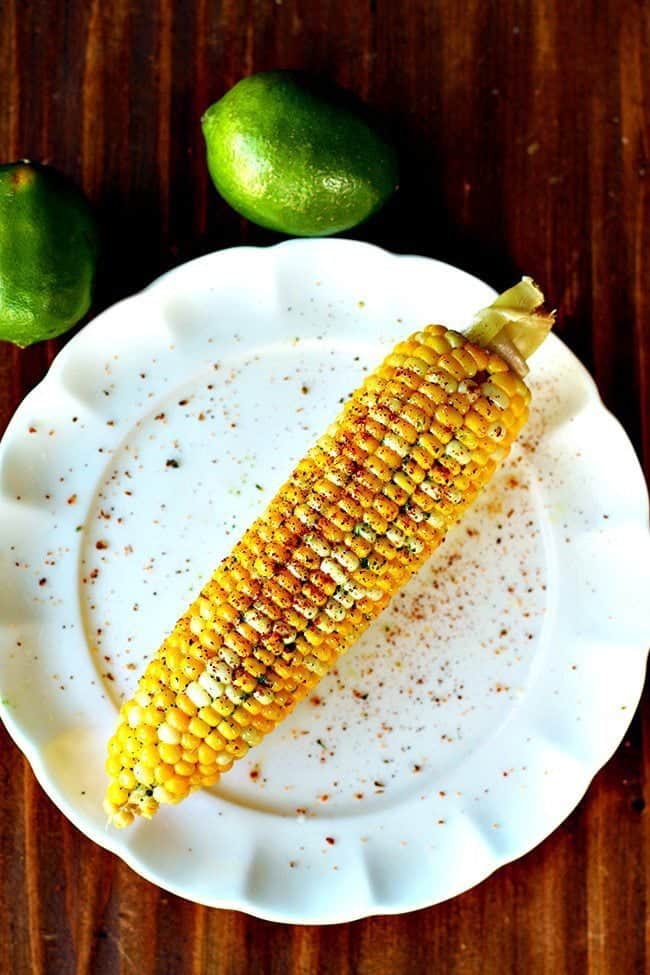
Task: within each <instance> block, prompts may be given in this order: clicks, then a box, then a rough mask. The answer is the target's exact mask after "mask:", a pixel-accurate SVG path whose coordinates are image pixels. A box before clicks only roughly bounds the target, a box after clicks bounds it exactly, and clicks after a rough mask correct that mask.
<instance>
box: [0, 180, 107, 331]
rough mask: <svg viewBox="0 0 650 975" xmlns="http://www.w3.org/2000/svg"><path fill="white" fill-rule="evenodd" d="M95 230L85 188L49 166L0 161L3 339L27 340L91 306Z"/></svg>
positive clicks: (64, 325)
mask: <svg viewBox="0 0 650 975" xmlns="http://www.w3.org/2000/svg"><path fill="white" fill-rule="evenodd" d="M96 258H97V231H96V227H95V221H94V218H93V214H92V212H91V209H90V206H89V204H88V202H87V201H86V198H85V197H84V196H83V194H82V193H81V192H80V191H79V190H78V189H77V188H76V187H75V186H74V185H73V184H72V183H70V182H69V181H68V180H67V179H65V178H64V177H63V176H61V175H60V174H59V173H57V172H56V171H55V170H54V169H50V168H49V167H46V166H38V165H34V164H33V163H29V162H16V163H8V164H7V165H4V166H0V340H4V341H7V342H14V343H15V344H16V345H19V346H21V348H24V347H25V346H26V345H32V344H33V343H34V342H40V341H42V340H43V339H51V338H54V336H56V335H61V333H62V332H66V331H67V330H68V329H69V328H72V326H73V325H75V324H76V323H77V322H78V321H79V319H80V318H83V316H84V315H85V314H86V312H87V311H88V308H89V307H90V301H91V291H92V285H93V279H94V276H95V263H96Z"/></svg>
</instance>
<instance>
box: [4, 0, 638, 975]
mask: <svg viewBox="0 0 650 975" xmlns="http://www.w3.org/2000/svg"><path fill="white" fill-rule="evenodd" d="M0 27H1V29H0V159H1V160H2V161H8V160H11V159H15V158H19V157H29V158H32V159H36V160H41V161H45V162H50V163H53V164H54V165H56V166H58V167H59V168H60V169H62V170H63V171H64V172H66V173H68V174H69V175H70V176H71V177H73V178H75V179H76V180H77V181H78V182H79V183H81V184H82V185H83V187H84V188H85V190H86V191H87V193H88V194H89V196H90V198H91V200H92V201H93V203H94V205H95V207H96V209H97V212H98V214H99V218H100V221H101V224H102V232H103V241H104V254H103V263H102V272H101V277H100V281H99V284H98V289H97V298H96V303H95V311H97V310H100V309H101V308H103V307H105V306H106V305H107V304H110V303H111V302H112V301H114V300H115V299H117V298H121V297H123V296H125V295H127V294H129V293H130V292H132V291H134V290H135V289H137V288H140V287H141V286H142V285H144V284H146V283H147V282H148V281H149V280H150V279H151V278H153V277H154V276H156V275H157V274H158V273H159V272H161V271H163V270H165V269H167V268H169V267H171V266H173V265H175V264H177V263H179V262H181V261H184V260H187V259H188V258H191V257H193V256H196V255H198V254H201V253H205V252H207V251H210V250H213V249H215V248H219V247H223V246H228V245H233V244H237V243H240V242H244V241H249V242H254V243H269V242H272V241H273V240H275V239H276V238H275V237H274V236H273V235H272V234H269V233H267V232H265V231H262V230H260V229H258V228H255V227H252V226H250V225H248V224H247V223H246V222H245V221H243V220H241V219H240V218H239V217H238V216H237V215H236V214H235V213H234V212H233V211H232V210H230V209H229V208H228V207H227V206H226V205H225V204H224V203H223V202H222V201H221V200H220V199H219V198H218V197H217V195H216V193H215V192H214V191H213V189H212V188H211V186H210V185H209V182H208V177H207V172H206V167H205V163H204V153H203V146H202V140H201V135H200V128H199V118H200V115H201V113H202V111H203V110H204V109H205V108H206V106H207V105H208V104H209V103H210V102H211V101H213V100H214V99H216V98H217V97H219V96H220V95H221V94H222V93H223V92H224V91H225V89H226V88H227V87H229V86H230V85H232V84H233V83H234V82H235V81H237V80H238V79H239V78H240V77H241V76H242V75H245V74H248V73H250V72H253V71H258V70H264V69H269V68H272V67H307V68H310V69H312V70H315V71H318V72H321V73H322V74H324V75H325V76H327V77H329V78H331V79H333V80H335V81H338V82H339V83H341V84H343V85H345V86H347V87H348V88H350V89H351V90H352V91H354V92H355V93H357V94H358V95H359V96H361V97H362V98H363V99H365V100H366V101H367V102H368V103H369V104H370V105H371V106H372V107H373V108H374V109H375V110H376V111H377V112H378V113H379V114H380V116H382V118H383V120H384V122H385V124H386V125H387V126H388V128H389V129H390V130H392V132H393V135H394V138H395V140H396V142H397V144H398V146H399V148H400V152H401V156H402V161H403V167H402V169H403V172H402V189H401V191H400V193H399V194H398V196H397V197H396V199H395V200H394V201H393V203H391V205H390V206H389V207H388V208H387V209H386V210H385V211H384V212H383V213H382V214H381V215H379V216H378V217H377V218H375V219H374V220H373V221H372V222H371V223H369V224H367V225H366V226H364V227H362V228H360V230H359V231H358V232H357V233H356V234H353V235H352V236H355V235H356V236H359V237H361V238H363V239H368V240H372V241H374V242H376V243H378V244H381V245H383V246H386V247H388V248H391V249H394V250H402V251H412V252H419V253H422V254H427V255H431V256H435V257H440V258H442V259H444V260H448V261H452V262H454V263H456V264H458V265H460V266H461V267H464V268H467V269H468V270H470V271H473V272H475V273H478V274H479V275H481V276H483V277H485V278H486V279H487V280H489V281H490V282H491V283H492V284H494V285H495V286H497V287H498V286H500V285H505V284H506V283H509V282H510V281H511V279H512V278H513V275H515V274H516V273H521V272H522V271H526V272H527V273H531V274H533V275H534V276H535V277H536V278H537V279H538V280H539V281H540V283H541V284H542V285H543V287H544V289H545V291H546V292H547V294H548V297H549V299H550V301H551V302H552V304H553V305H555V306H557V307H558V308H559V309H560V316H559V323H558V332H559V334H560V335H561V336H562V338H563V339H564V340H565V341H566V342H567V343H568V344H569V345H570V346H571V348H573V349H574V350H575V352H576V353H577V354H578V355H579V357H580V358H581V359H582V361H583V362H584V363H585V365H586V366H587V367H588V369H589V370H590V371H591V372H592V374H593V376H594V377H595V379H596V382H597V383H598V386H599V388H600V391H601V393H602V395H603V398H604V399H605V402H606V403H607V405H608V406H609V408H610V409H611V410H612V411H613V412H614V413H615V414H616V415H617V416H618V417H619V418H620V420H621V421H622V422H623V424H624V426H625V428H626V429H627V431H628V433H629V435H630V436H631V438H632V440H633V442H634V444H635V446H636V447H637V449H638V451H639V453H640V455H642V457H643V458H644V460H645V465H646V472H647V471H648V465H650V396H649V392H648V388H649V384H650V297H649V296H650V168H649V167H650V163H649V160H648V153H649V147H648V140H649V133H650V127H649V126H650V7H649V5H648V4H647V3H645V2H643V0H567V2H564V3H558V2H556V0H539V2H536V0H499V2H496V0H495V2H490V0H465V2H462V3H461V2H455V0H402V2H398V0H365V2H362V0H222V2H218V0H194V2H191V0H151V2H149V3H140V2H138V0H111V2H110V3H106V2H101V0H31V2H29V3H26V2H24V0H0ZM61 345H62V341H60V342H51V343H47V344H45V345H40V346H36V347H34V348H32V349H30V350H28V351H24V352H19V351H18V350H14V349H13V348H11V347H9V346H7V345H0V429H1V428H2V427H3V426H4V424H5V423H6V421H8V419H9V417H10V416H11V414H12V412H13V410H14V409H15V407H16V406H17V405H18V403H19V401H20V399H21V398H22V396H23V395H24V394H25V393H26V392H27V391H28V390H29V389H30V388H31V387H32V386H33V385H34V384H35V383H36V382H37V381H38V380H39V379H40V378H41V377H42V376H43V374H44V372H45V370H46V368H47V366H48V364H49V362H50V361H51V359H52V357H53V356H54V354H55V353H56V351H57V349H58V348H59V347H60V346H61ZM603 464H604V470H605V469H606V464H607V445H606V444H603ZM649 775H650V707H649V706H648V699H647V696H646V697H645V698H644V703H643V704H642V707H641V710H640V713H639V714H638V715H637V716H636V718H635V720H634V722H633V724H632V727H631V729H630V732H629V734H628V735H627V737H626V739H625V741H624V743H623V744H622V745H621V747H620V748H619V749H618V751H617V753H616V754H615V756H614V757H613V758H612V760H611V761H610V762H609V764H608V765H607V766H606V768H605V769H604V770H603V771H601V772H600V773H599V774H598V775H597V776H596V779H595V781H594V783H593V785H592V786H591V788H590V790H589V793H588V795H587V796H586V798H585V799H584V801H583V802H582V803H581V804H580V806H579V808H578V809H577V810H576V811H575V812H574V813H573V815H572V816H571V817H570V818H569V819H568V820H567V822H566V823H565V824H564V825H563V826H562V827H561V828H560V829H558V830H557V831H556V832H555V833H554V835H553V836H551V837H550V838H549V839H547V840H546V841H545V842H544V843H543V844H542V845H541V846H540V847H539V848H538V849H536V850H535V851H534V852H532V853H531V854H529V855H528V856H526V857H524V858H523V859H522V860H520V861H519V862H517V863H515V864H513V865H511V866H509V867H506V868H504V869H502V870H500V871H499V872H498V873H497V874H496V875H494V876H493V877H491V878H490V879H489V880H487V881H486V882H485V883H483V884H481V885H480V886H479V887H478V888H476V889H474V890H472V891H470V892H468V893H466V894H464V895H463V896H461V897H458V898H456V899H455V900H453V901H451V902H448V903H445V904H442V905H439V906H437V907H434V908H431V909H429V910H425V911H420V912H417V913H414V914H411V915H408V916H403V917H397V918H374V919H369V920H365V921H360V922H356V923H353V924H349V925H339V926H336V927H334V928H331V929H324V930H320V929H318V928H300V927H297V928H292V927H289V926H285V925H274V924H270V923H266V922H262V921H257V920H254V919H251V918H248V917H245V916H243V915H241V914H237V913H231V912H227V911H215V910H208V909H204V908H201V907H196V906H194V905H192V904H190V903H188V902H186V901H183V900H180V899H178V898H175V897H172V896H170V895H167V894H166V893H164V892H162V891H160V890H158V889H156V888H155V887H153V886H152V885H151V884H149V883H147V882H146V881H144V880H141V879H140V878H139V877H137V876H136V875H135V874H134V873H132V872H131V870H129V868H128V867H126V866H124V865H123V864H122V863H120V862H119V861H117V860H116V859H115V857H113V856H112V855H110V854H108V853H105V852H104V851H102V850H100V849H99V848H98V847H96V846H95V845H93V844H92V843H91V842H90V841H88V840H86V839H85V838H84V837H83V836H81V835H80V834H79V833H78V832H77V830H76V829H75V828H74V827H72V826H71V825H70V824H69V823H68V822H67V821H66V820H65V819H64V818H63V817H62V816H61V814H60V813H59V812H58V811H57V810H56V809H55V807H54V806H53V805H52V804H51V802H50V801H49V800H48V799H47V798H46V797H45V796H44V794H43V793H42V791H41V790H40V788H39V787H38V786H37V785H36V783H35V780H34V777H33V775H32V773H31V771H30V769H29V767H28V766H27V764H26V762H25V761H24V759H23V758H22V756H21V754H20V753H19V751H18V749H17V748H16V747H15V746H14V745H13V743H12V742H11V741H10V739H9V738H8V736H7V735H6V733H5V732H4V731H3V730H2V729H0V972H2V973H5V972H7V973H11V975H32V973H33V975H59V973H61V975H71V973H91V975H109V973H110V975H118V973H119V975H123V973H124V975H126V973H134V975H150V973H151V975H153V973H160V975H162V973H165V975H189V973H193V975H202V973H210V975H212V973H214V975H226V973H227V975H236V973H251V975H258V973H262V975H267V973H268V975H285V973H292V975H302V973H323V975H329V973H331V975H352V973H354V975H395V973H414V975H419V973H425V972H426V973H430V972H435V973H437V975H438V973H440V975H442V973H450V975H451V973H453V975H474V973H490V975H491V973H495V975H496V973H499V975H501V973H517V975H519V973H526V975H532V973H538V972H540V973H541V972H548V973H552V975H564V973H578V975H579V973H589V975H596V973H598V975H610V973H611V975H640V973H643V972H647V971H650V948H649V947H648V945H649V943H650V928H649V927H648V916H649V913H650V911H649V908H650V899H649V896H648V885H649V882H650V818H649V816H650V814H649V813H648V811H647V809H645V808H644V795H645V794H646V793H647V790H648V788H649V782H648V777H649Z"/></svg>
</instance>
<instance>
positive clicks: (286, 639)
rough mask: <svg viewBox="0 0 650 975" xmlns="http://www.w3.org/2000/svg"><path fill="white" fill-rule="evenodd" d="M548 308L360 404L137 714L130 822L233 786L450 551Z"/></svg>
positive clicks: (528, 297) (189, 616)
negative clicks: (229, 774)
mask: <svg viewBox="0 0 650 975" xmlns="http://www.w3.org/2000/svg"><path fill="white" fill-rule="evenodd" d="M542 300H543V297H542V295H541V293H540V292H539V290H538V289H537V288H536V287H535V286H534V285H533V284H532V282H531V281H530V279H524V280H523V281H522V282H521V283H520V284H519V285H517V286H516V287H515V288H513V289H510V291H509V292H506V293H505V294H504V295H502V296H501V298H500V299H497V301H496V302H495V303H494V305H492V306H491V307H490V309H486V310H485V312H484V313H481V314H479V316H477V319H476V321H475V325H474V327H473V329H472V330H471V331H470V333H469V337H466V336H463V335H461V334H459V333H457V332H454V331H450V330H448V329H446V328H444V327H443V326H441V325H428V326H427V327H426V328H424V329H422V331H420V332H416V333H415V334H414V335H412V336H411V337H410V338H409V339H408V340H407V341H405V342H402V343H400V344H399V345H397V347H396V348H395V349H394V350H393V351H392V352H391V354H390V355H389V356H388V357H387V359H386V360H385V361H384V363H383V364H382V365H381V366H380V367H379V368H378V369H377V370H376V371H375V372H374V373H372V374H371V375H369V376H368V378H367V379H366V380H365V382H364V383H363V386H362V387H361V388H360V389H359V390H357V392H356V393H355V394H354V395H353V396H352V397H351V399H350V400H349V401H348V402H347V403H346V405H345V407H344V408H343V410H342V412H341V414H340V415H339V417H338V418H337V419H336V420H335V421H334V423H333V424H332V426H331V427H330V428H329V429H328V431H327V432H326V434H325V435H324V436H323V437H322V438H321V439H320V440H319V441H318V443H317V444H316V445H315V446H314V447H313V449H312V450H310V451H309V453H308V454H307V456H306V457H305V458H304V459H303V460H302V461H300V463H299V464H298V465H297V467H296V468H295V470H294V471H293V473H292V474H291V476H290V478H289V480H288V481H287V482H286V484H285V485H284V486H283V487H282V489H281V490H280V491H279V493H278V494H277V496H276V497H275V498H274V499H273V501H272V502H271V503H270V505H269V506H268V508H267V510H266V511H265V512H264V514H263V515H262V516H261V517H260V518H258V520H257V521H256V522H255V523H254V524H253V525H252V526H251V528H249V530H248V531H247V532H246V533H245V535H244V536H243V538H242V539H241V540H240V541H239V542H238V544H237V545H236V546H235V548H234V549H233V551H232V553H231V554H230V555H229V556H228V557H227V558H226V559H224V561H223V562H222V563H221V564H220V565H219V566H218V568H217V569H216V571H215V573H214V575H213V576H212V578H211V579H210V581H209V582H208V583H206V585H205V586H204V587H203V589H202V591H201V592H200V594H199V595H198V597H197V599H196V600H195V601H194V602H193V603H192V605H191V606H190V607H189V609H188V610H187V612H186V613H185V615H184V616H182V617H181V619H180V620H179V621H178V622H177V624H176V626H175V628H174V630H173V631H172V632H171V634H170V635H169V636H168V637H167V639H166V640H165V641H164V643H163V644H162V646H161V647H160V649H159V650H158V653H157V655H156V656H155V657H154V658H153V659H152V660H151V662H150V663H149V665H148V666H147V668H146V670H145V673H144V674H143V676H142V677H141V679H140V681H139V684H138V688H137V690H136V692H135V694H134V696H133V698H132V699H131V700H129V701H128V702H126V703H125V704H124V705H123V706H122V708H121V711H120V722H119V726H118V728H117V731H116V733H115V735H114V736H113V737H112V738H111V740H110V742H109V746H108V752H109V754H108V761H107V764H106V768H107V772H108V774H109V776H110V780H111V781H110V784H109V787H108V791H107V796H106V800H105V803H104V805H105V809H106V812H107V813H108V815H109V817H110V818H111V820H112V822H113V823H114V824H115V825H117V826H126V825H128V824H129V823H130V822H132V820H133V818H134V816H136V815H142V816H145V817H151V816H152V815H153V813H154V812H155V811H156V809H157V808H158V806H159V805H160V804H161V803H176V802H178V801H179V800H181V799H183V798H184V797H185V796H186V795H187V794H188V793H189V792H191V791H192V790H194V789H197V788H199V787H201V786H210V785H213V784H214V783H216V782H217V781H218V779H219V776H220V775H221V774H223V773H224V772H226V771H227V770H228V769H229V768H230V767H231V766H232V764H233V762H234V761H235V760H236V759H238V758H241V757H242V756H243V755H245V754H246V753H247V751H248V750H249V748H250V747H251V746H253V745H257V744H258V743H259V742H260V741H261V740H262V738H263V736H264V735H265V734H267V733H268V732H269V731H271V730H272V729H273V728H274V727H275V726H276V725H277V724H278V722H280V721H281V720H282V719H283V718H284V717H286V716H287V715H288V714H289V712H290V711H291V710H292V709H293V708H294V707H295V705H296V704H297V702H298V701H300V700H301V699H302V698H303V697H305V696H306V695H307V694H308V693H309V692H310V691H311V690H312V688H313V687H314V685H315V684H316V683H317V682H318V681H319V680H320V678H321V677H322V676H323V675H324V674H325V673H326V672H327V670H328V669H329V668H330V667H331V666H332V665H333V664H334V663H335V661H336V660H337V658H338V657H339V656H340V655H341V654H342V653H344V652H345V650H346V649H347V648H348V647H349V646H350V645H351V644H352V643H353V642H354V641H355V640H356V639H357V637H358V636H359V635H360V634H361V633H362V632H363V630H364V629H365V628H366V627H367V626H368V624H369V623H370V622H371V621H372V620H373V619H375V617H376V616H377V615H378V614H379V613H380V612H381V611H382V609H383V608H384V607H385V606H386V604H387V603H388V601H389V600H390V598H391V597H392V595H393V594H394V593H395V592H396V590H397V589H398V588H399V587H400V586H402V585H403V583H404V582H406V580H407V579H408V578H409V577H410V576H411V575H412V574H413V573H414V572H415V571H416V570H417V569H418V568H419V567H420V566H421V565H422V563H423V562H424V561H425V559H427V557H428V556H429V555H430V554H431V552H432V551H433V550H434V549H435V548H436V547H437V545H438V544H439V543H440V542H441V541H442V539H443V538H444V536H445V533H446V532H447V530H448V528H449V527H450V526H451V525H452V524H453V523H454V522H456V521H457V520H458V518H459V517H460V515H461V514H462V512H463V511H464V510H465V508H466V507H467V506H468V505H469V504H470V503H471V502H472V501H473V499H474V498H475V496H476V494H477V493H478V491H479V490H480V488H481V487H482V486H483V485H484V484H485V483H486V481H487V480H488V479H489V478H490V477H491V475H492V473H493V472H494V470H495V468H496V466H497V464H498V463H499V462H500V461H501V460H502V459H503V458H504V457H505V456H506V454H507V453H508V450H509V449H510V445H511V444H512V442H513V440H514V438H515V437H516V436H517V434H518V432H519V430H520V429H521V427H522V426H523V424H524V423H525V421H526V418H527V414H528V403H529V398H530V396H529V391H528V389H527V387H526V386H525V384H524V383H523V381H522V379H521V377H520V375H519V373H521V372H523V371H525V364H524V358H525V356H526V355H528V354H529V353H530V351H532V348H533V346H535V345H536V344H539V341H540V340H541V338H542V337H543V336H544V335H545V334H546V332H547V331H548V328H549V327H550V324H551V322H552V317H551V316H541V315H539V314H537V313H536V312H537V309H538V307H539V306H540V305H541V302H542ZM475 337H476V338H478V339H480V340H481V342H482V343H483V344H479V342H478V341H476V340H475ZM490 346H492V347H495V346H496V347H498V348H499V350H500V352H501V353H502V354H501V355H497V354H495V353H494V352H493V351H491V348H490ZM522 353H523V355H522ZM504 356H505V357H504ZM508 359H509V360H510V361H511V362H512V363H513V364H514V368H513V367H512V366H511V365H509V364H508V361H506V360H508Z"/></svg>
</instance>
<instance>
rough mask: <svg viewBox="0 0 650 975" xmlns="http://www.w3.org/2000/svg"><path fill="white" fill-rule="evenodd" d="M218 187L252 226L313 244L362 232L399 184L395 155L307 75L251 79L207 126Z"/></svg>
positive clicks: (339, 97) (215, 109)
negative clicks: (319, 238)
mask: <svg viewBox="0 0 650 975" xmlns="http://www.w3.org/2000/svg"><path fill="white" fill-rule="evenodd" d="M202 125H203V134H204V136H205V141H206V145H207V152H208V168H209V170H210V175H211V177H212V180H213V182H214V185H215V186H216V188H217V189H218V190H219V192H220V193H221V195H222V196H223V197H224V199H225V200H226V201H227V202H228V203H229V204H230V205H231V206H232V207H234V209H235V210H237V211H238V212H239V213H241V214H242V215H243V216H244V217H247V218H248V219H249V220H253V221H254V222H255V223H258V224H260V225H261V226H262V227H269V228H270V229H271V230H279V231H281V232H282V233H285V234H295V235H298V236H301V237H313V236H320V235H325V234H335V233H338V232H339V231H341V230H347V229H349V228H350V227H354V226H356V224H358V223H361V221H362V220H365V219H366V218H367V217H369V216H370V215H371V214H372V213H374V212H375V210H378V209H379V207H381V206H382V204H383V203H385V202H386V200H387V199H388V197H389V196H390V195H391V193H392V192H393V191H394V190H395V188H396V185H397V161H396V158H395V153H394V151H393V149H392V148H391V147H390V146H389V145H388V143H386V142H385V141H384V139H382V138H381V136H380V135H378V133H377V132H375V131H374V129H372V128H371V127H370V126H369V125H368V124H367V123H366V122H365V120H364V119H363V118H362V117H361V116H360V115H359V113H358V112H357V111H356V110H354V109H351V108H350V106H349V103H348V101H347V100H346V99H345V97H344V95H343V93H342V92H338V91H336V90H332V89H330V90H325V89H324V88H323V86H322V85H320V84H317V83H316V82H315V81H314V80H312V79H309V78H307V77H305V76H304V75H301V74H299V73H295V72H290V71H269V72H266V73H263V74H256V75H252V76H251V77H249V78H244V79H243V80H242V81H240V82H238V84H236V85H235V86H234V88H231V89H230V91H228V92H227V93H226V94H225V95H224V96H223V98H221V99H220V100H219V101H218V102H215V103H214V104H213V105H211V106H210V108H209V109H208V110H207V112H206V113H205V115H204V116H203V119H202Z"/></svg>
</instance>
